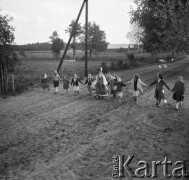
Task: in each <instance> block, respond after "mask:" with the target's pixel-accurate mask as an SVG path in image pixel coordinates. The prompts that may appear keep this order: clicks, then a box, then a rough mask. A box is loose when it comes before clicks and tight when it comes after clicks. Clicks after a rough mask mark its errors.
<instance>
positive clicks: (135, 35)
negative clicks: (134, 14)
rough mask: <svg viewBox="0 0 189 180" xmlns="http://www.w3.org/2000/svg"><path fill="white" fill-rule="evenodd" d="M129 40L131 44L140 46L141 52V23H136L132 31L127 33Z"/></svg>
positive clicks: (132, 26)
mask: <svg viewBox="0 0 189 180" xmlns="http://www.w3.org/2000/svg"><path fill="white" fill-rule="evenodd" d="M127 38H128V39H129V40H130V42H131V43H134V44H137V45H138V52H139V50H140V45H141V44H142V38H143V28H142V27H141V26H140V24H139V22H135V23H133V24H132V25H131V31H130V32H128V33H127Z"/></svg>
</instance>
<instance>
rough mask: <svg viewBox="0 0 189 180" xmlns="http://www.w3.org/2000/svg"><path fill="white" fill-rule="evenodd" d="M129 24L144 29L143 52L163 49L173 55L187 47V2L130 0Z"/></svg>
mask: <svg viewBox="0 0 189 180" xmlns="http://www.w3.org/2000/svg"><path fill="white" fill-rule="evenodd" d="M134 3H135V4H136V5H137V9H136V10H132V12H131V23H135V22H139V24H140V26H141V27H142V28H143V29H144V31H143V33H144V36H143V39H142V42H143V45H144V49H146V50H147V51H150V52H152V51H167V52H172V54H173V56H174V54H175V53H177V52H179V51H186V50H188V48H189V1H187V0H134Z"/></svg>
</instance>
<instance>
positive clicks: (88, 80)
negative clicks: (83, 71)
mask: <svg viewBox="0 0 189 180" xmlns="http://www.w3.org/2000/svg"><path fill="white" fill-rule="evenodd" d="M92 82H93V78H92V76H91V74H89V75H88V78H87V79H86V81H85V83H84V84H87V89H88V91H89V93H90V96H91V95H92V88H91V85H92Z"/></svg>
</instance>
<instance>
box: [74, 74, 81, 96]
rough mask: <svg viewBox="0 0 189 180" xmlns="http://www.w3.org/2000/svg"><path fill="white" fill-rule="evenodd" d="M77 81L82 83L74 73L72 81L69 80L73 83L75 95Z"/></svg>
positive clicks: (77, 92) (76, 93) (77, 90)
mask: <svg viewBox="0 0 189 180" xmlns="http://www.w3.org/2000/svg"><path fill="white" fill-rule="evenodd" d="M79 82H80V83H81V84H83V83H82V82H81V81H80V80H79V78H78V77H77V75H76V74H74V77H73V78H72V81H71V85H73V87H74V92H75V95H78V94H79Z"/></svg>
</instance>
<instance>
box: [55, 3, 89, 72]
mask: <svg viewBox="0 0 189 180" xmlns="http://www.w3.org/2000/svg"><path fill="white" fill-rule="evenodd" d="M85 2H86V0H83V4H82V6H81V9H80V11H79V14H78V16H77V19H76V21H75V27H77V24H78V21H79V18H80V16H81V12H82V10H83V7H84V5H85ZM74 29H76V28H74ZM72 37H73V33H71V35H70V38H69V40H68V43H67V45H66V48H65V50H64V53H63V55H62V58H61V60H60V63H59V65H58V68H57V71H59V70H60V68H61V66H62V63H63V60H64V58H65V56H66V53H67V50H68V47H69V46H70V42H71V40H72Z"/></svg>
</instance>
